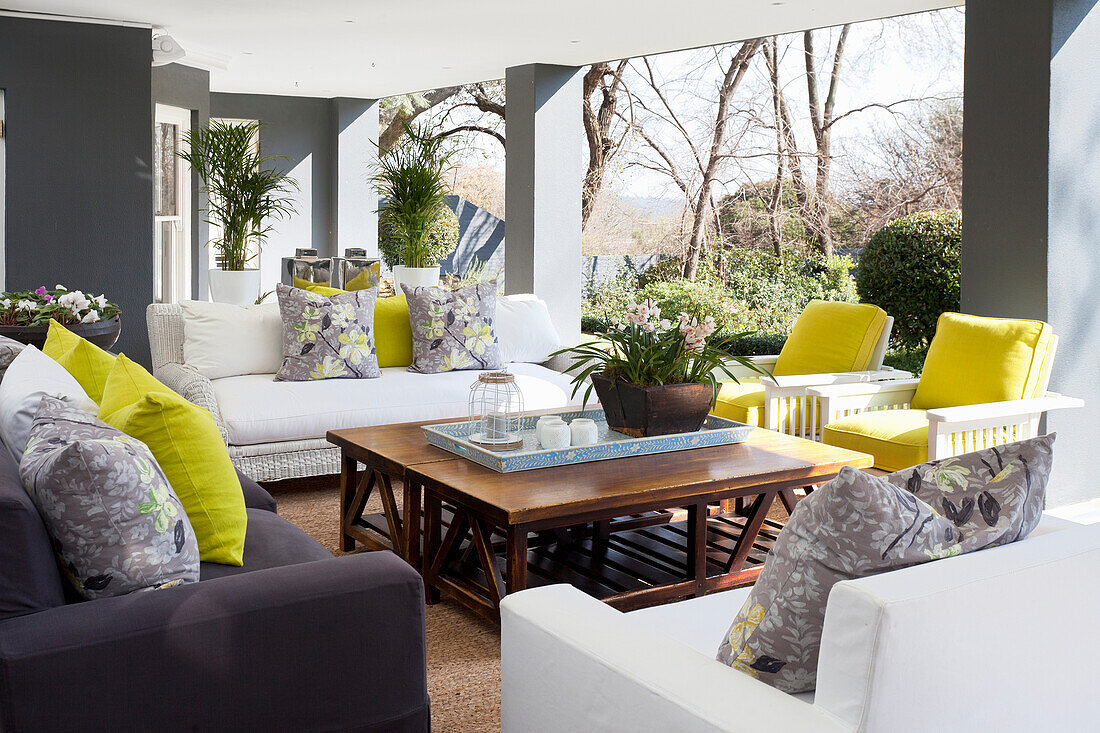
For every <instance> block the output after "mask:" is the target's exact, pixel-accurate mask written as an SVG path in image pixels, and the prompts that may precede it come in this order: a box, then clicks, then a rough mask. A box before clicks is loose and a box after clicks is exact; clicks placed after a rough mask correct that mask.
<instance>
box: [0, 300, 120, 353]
mask: <svg viewBox="0 0 1100 733" xmlns="http://www.w3.org/2000/svg"><path fill="white" fill-rule="evenodd" d="M119 312H120V311H119V307H118V306H117V305H115V304H114V303H112V302H110V301H109V300H107V298H106V297H105V296H103V295H92V294H91V293H85V292H83V291H81V290H69V289H68V288H66V287H65V286H64V285H56V286H54V288H53V290H47V289H46V286H45V285H43V286H41V287H39V288H36V289H34V290H13V291H9V292H5V293H0V335H3V336H7V337H8V338H11V339H15V340H16V341H20V342H22V343H25V344H31V345H33V346H37V347H39V348H41V347H42V345H43V344H44V343H46V333H47V332H48V330H49V325H50V321H51V320H54V321H57V322H58V323H60V324H61V325H63V326H65V327H66V328H68V329H69V330H70V331H72V332H73V333H75V334H77V335H79V336H82V337H84V338H86V339H88V340H89V341H91V342H92V343H94V344H96V345H97V346H100V347H102V348H104V349H109V348H110V347H112V346H114V344H115V341H117V340H118V335H119V333H120V332H121V331H122V319H121V317H120V316H119Z"/></svg>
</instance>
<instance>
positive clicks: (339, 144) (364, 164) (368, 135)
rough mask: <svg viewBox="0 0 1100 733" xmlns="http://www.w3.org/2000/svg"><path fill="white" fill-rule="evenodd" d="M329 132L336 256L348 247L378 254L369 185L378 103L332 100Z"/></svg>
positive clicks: (374, 201)
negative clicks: (331, 141)
mask: <svg viewBox="0 0 1100 733" xmlns="http://www.w3.org/2000/svg"><path fill="white" fill-rule="evenodd" d="M332 113H333V114H332V116H333V124H334V125H335V130H334V131H333V154H334V158H335V160H334V163H333V174H334V176H335V178H334V184H333V196H332V205H333V214H332V225H333V233H332V234H333V236H332V241H333V242H335V245H336V252H335V254H337V255H343V254H344V250H345V249H347V248H348V247H361V248H363V249H365V250H367V254H368V255H377V254H378V215H377V214H376V213H375V210H376V209H377V208H378V203H377V199H378V197H377V196H376V195H375V193H374V188H373V187H372V186H371V185H370V181H369V179H370V176H371V174H372V168H373V165H374V162H375V161H377V160H378V100H375V99H348V98H345V97H338V98H335V99H333V100H332Z"/></svg>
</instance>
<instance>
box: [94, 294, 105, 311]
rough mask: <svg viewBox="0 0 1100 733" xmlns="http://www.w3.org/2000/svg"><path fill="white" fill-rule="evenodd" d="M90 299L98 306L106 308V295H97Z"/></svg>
mask: <svg viewBox="0 0 1100 733" xmlns="http://www.w3.org/2000/svg"><path fill="white" fill-rule="evenodd" d="M92 301H93V302H94V303H95V304H96V306H97V307H99V308H106V307H107V296H106V295H97V296H95V297H94V298H92Z"/></svg>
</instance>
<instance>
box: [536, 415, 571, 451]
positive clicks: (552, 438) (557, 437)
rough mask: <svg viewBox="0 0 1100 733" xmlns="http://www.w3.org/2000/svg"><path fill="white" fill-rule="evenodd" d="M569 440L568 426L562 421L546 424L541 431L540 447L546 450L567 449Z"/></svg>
mask: <svg viewBox="0 0 1100 733" xmlns="http://www.w3.org/2000/svg"><path fill="white" fill-rule="evenodd" d="M569 440H570V436H569V426H568V425H566V424H565V421H564V420H559V421H558V422H548V423H546V426H545V427H543V429H542V447H543V448H545V449H546V450H561V449H562V448H568V447H569Z"/></svg>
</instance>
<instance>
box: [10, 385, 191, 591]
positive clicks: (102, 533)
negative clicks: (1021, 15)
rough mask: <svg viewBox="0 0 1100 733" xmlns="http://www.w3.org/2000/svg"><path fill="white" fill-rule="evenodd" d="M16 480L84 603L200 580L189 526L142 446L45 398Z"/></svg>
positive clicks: (71, 408)
mask: <svg viewBox="0 0 1100 733" xmlns="http://www.w3.org/2000/svg"><path fill="white" fill-rule="evenodd" d="M19 475H20V477H21V478H22V479H23V485H24V486H25V487H26V488H27V492H28V493H29V494H30V496H31V499H32V500H33V501H34V503H35V505H36V506H37V507H38V511H39V512H40V513H41V514H42V518H43V520H44V521H45V524H46V528H47V529H48V530H49V533H50V537H51V538H52V540H53V544H54V551H55V552H56V553H57V555H58V557H59V559H60V562H61V565H62V568H63V569H64V571H65V575H66V576H67V577H68V578H69V580H70V581H71V582H72V583H73V585H74V586H75V587H76V589H77V591H78V592H79V593H80V594H81V595H82V596H83V597H84V598H87V599H93V598H104V597H107V596H119V595H123V594H125V593H131V592H133V591H138V590H147V589H153V588H165V587H168V586H173V585H179V584H181V583H193V582H197V581H198V579H199V545H198V542H197V541H196V540H195V534H194V532H192V531H191V523H190V522H189V521H188V520H187V514H186V513H185V512H184V510H183V505H182V504H180V500H179V498H178V497H176V495H175V493H174V492H173V491H172V487H171V486H169V484H168V480H167V479H166V478H165V477H164V474H163V473H162V472H161V470H160V466H158V465H157V462H156V460H154V459H153V456H152V454H151V453H150V452H149V449H148V448H146V447H145V444H144V443H142V442H141V441H139V440H136V439H134V438H131V437H130V436H128V435H126V434H124V433H122V432H121V431H119V430H116V429H115V428H112V427H111V426H110V425H107V424H106V423H104V422H102V421H100V420H98V419H96V418H95V417H94V416H92V415H90V414H88V413H86V412H84V411H82V410H79V409H77V408H75V407H70V406H69V405H66V404H65V403H64V402H62V401H61V400H59V399H56V398H54V397H43V398H42V402H41V404H40V405H39V408H38V412H37V414H36V415H35V418H34V422H33V424H32V426H31V434H30V440H29V442H28V443H27V450H26V452H25V453H24V454H23V460H22V461H21V462H20V464H19Z"/></svg>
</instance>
